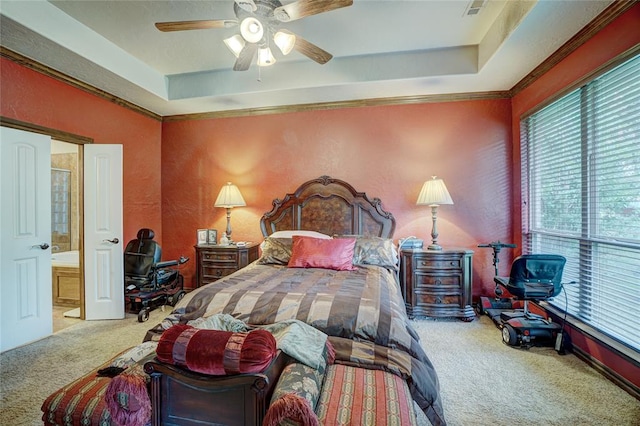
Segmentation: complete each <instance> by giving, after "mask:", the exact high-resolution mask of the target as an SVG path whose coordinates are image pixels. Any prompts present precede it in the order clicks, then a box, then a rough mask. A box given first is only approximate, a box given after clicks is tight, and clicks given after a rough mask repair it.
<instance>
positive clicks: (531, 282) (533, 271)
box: [493, 254, 567, 321]
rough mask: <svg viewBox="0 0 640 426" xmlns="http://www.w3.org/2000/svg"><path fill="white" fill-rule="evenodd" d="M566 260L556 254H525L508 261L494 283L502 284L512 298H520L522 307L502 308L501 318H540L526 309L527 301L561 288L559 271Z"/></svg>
mask: <svg viewBox="0 0 640 426" xmlns="http://www.w3.org/2000/svg"><path fill="white" fill-rule="evenodd" d="M566 262H567V260H566V259H565V258H564V256H560V255H558V254H525V255H522V256H519V257H517V258H516V259H515V260H514V261H513V264H512V265H511V274H510V275H509V277H494V279H493V280H494V281H495V283H496V286H503V287H504V288H506V289H507V290H508V291H509V293H511V294H512V295H513V296H514V297H515V298H516V299H520V300H523V301H524V309H523V310H522V311H520V310H516V311H513V312H503V313H502V314H501V318H502V320H505V321H506V320H509V319H511V318H515V317H525V318H527V319H542V317H541V316H540V315H536V314H533V313H531V312H530V311H529V303H528V302H529V301H530V300H533V301H540V300H548V299H551V298H553V297H555V296H557V295H558V294H559V293H560V291H561V290H562V272H563V271H564V265H565V263H566Z"/></svg>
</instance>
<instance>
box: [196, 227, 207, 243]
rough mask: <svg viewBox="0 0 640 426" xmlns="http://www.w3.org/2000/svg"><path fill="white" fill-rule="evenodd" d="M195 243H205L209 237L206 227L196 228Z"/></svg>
mask: <svg viewBox="0 0 640 426" xmlns="http://www.w3.org/2000/svg"><path fill="white" fill-rule="evenodd" d="M196 238H197V240H196V241H197V244H198V245H203V244H207V241H208V238H209V230H208V229H198V231H197V232H196Z"/></svg>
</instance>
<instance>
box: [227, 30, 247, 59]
mask: <svg viewBox="0 0 640 426" xmlns="http://www.w3.org/2000/svg"><path fill="white" fill-rule="evenodd" d="M224 44H226V45H227V47H228V48H229V50H230V51H231V53H233V54H234V55H235V57H236V58H237V57H238V56H240V52H242V49H243V48H244V45H245V41H244V39H243V38H242V37H241V36H240V34H236V35H234V36H232V37H229V38H225V39H224Z"/></svg>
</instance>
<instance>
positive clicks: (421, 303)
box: [400, 249, 475, 321]
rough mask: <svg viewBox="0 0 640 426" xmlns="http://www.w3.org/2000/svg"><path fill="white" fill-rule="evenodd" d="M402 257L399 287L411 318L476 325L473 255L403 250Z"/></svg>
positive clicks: (455, 250)
mask: <svg viewBox="0 0 640 426" xmlns="http://www.w3.org/2000/svg"><path fill="white" fill-rule="evenodd" d="M400 257H401V259H400V287H401V290H402V295H403V297H404V301H405V305H406V307H407V314H408V315H409V318H414V317H421V316H422V317H457V318H460V319H462V320H463V321H473V319H474V318H475V311H474V310H473V307H472V306H471V296H472V259H473V251H471V250H466V249H448V250H424V249H403V250H402V251H401V252H400Z"/></svg>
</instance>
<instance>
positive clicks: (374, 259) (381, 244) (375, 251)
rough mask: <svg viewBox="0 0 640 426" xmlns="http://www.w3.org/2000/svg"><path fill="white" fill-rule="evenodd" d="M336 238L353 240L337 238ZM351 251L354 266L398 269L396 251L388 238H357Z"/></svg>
mask: <svg viewBox="0 0 640 426" xmlns="http://www.w3.org/2000/svg"><path fill="white" fill-rule="evenodd" d="M336 238H353V236H338V237H336ZM355 238H356V245H355V248H354V250H353V264H354V265H376V266H382V267H383V268H388V269H391V270H397V269H398V251H397V250H396V246H395V245H394V244H393V240H392V239H390V238H381V237H373V236H372V237H363V236H357V237H355Z"/></svg>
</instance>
